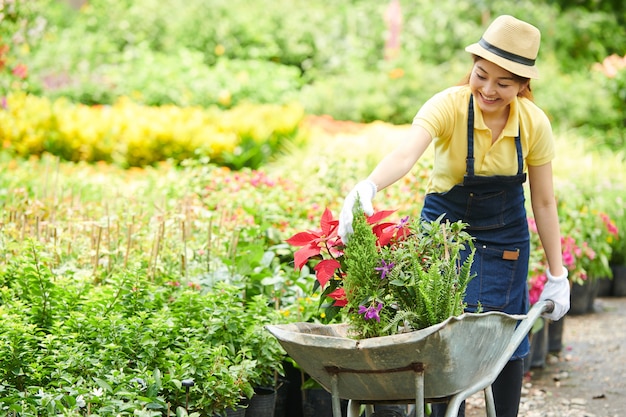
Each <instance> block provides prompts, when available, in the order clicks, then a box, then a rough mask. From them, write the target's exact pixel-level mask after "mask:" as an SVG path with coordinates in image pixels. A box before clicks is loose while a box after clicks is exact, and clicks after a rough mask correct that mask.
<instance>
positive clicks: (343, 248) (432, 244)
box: [287, 208, 474, 338]
mask: <svg viewBox="0 0 626 417" xmlns="http://www.w3.org/2000/svg"><path fill="white" fill-rule="evenodd" d="M393 213H394V211H379V212H377V213H374V214H373V215H372V216H370V217H366V216H365V215H364V214H363V212H362V210H360V208H359V209H357V210H356V212H355V217H354V222H353V228H354V233H353V234H352V235H351V237H350V239H349V241H348V243H347V244H344V242H342V240H341V238H340V237H339V236H338V235H337V226H338V220H335V219H334V218H333V216H332V213H331V212H330V210H328V209H326V210H325V211H324V214H323V215H322V219H321V222H320V229H319V230H314V231H307V232H300V233H297V234H295V235H294V236H292V237H291V238H290V239H288V240H287V242H288V243H290V244H291V245H294V246H298V247H300V249H299V250H297V251H296V252H295V254H294V262H295V267H296V268H298V269H301V268H303V267H304V266H305V265H306V264H307V263H309V262H312V263H314V267H313V269H314V270H315V276H316V284H315V288H314V289H315V290H318V289H319V290H321V296H320V306H321V307H324V308H325V310H326V318H327V320H328V321H332V320H333V319H335V318H336V316H337V314H338V313H339V312H342V313H343V315H342V316H341V317H342V319H343V320H344V321H347V322H348V323H350V326H351V335H352V336H353V337H355V338H370V337H377V336H385V335H392V334H396V333H399V332H404V331H412V330H419V329H422V328H425V327H428V326H431V325H433V324H437V323H440V322H442V321H444V320H446V319H447V318H448V317H452V316H456V315H460V314H462V313H463V311H464V308H465V304H464V301H463V298H464V295H465V290H466V288H467V285H468V283H469V281H470V280H471V278H472V276H471V274H470V267H471V264H472V262H473V257H474V248H473V244H472V238H471V236H470V235H469V234H468V233H467V232H466V231H465V230H464V229H465V226H466V225H465V224H464V223H462V222H456V223H450V222H447V221H446V222H443V221H442V220H441V218H439V219H437V220H435V221H432V222H429V221H424V220H421V219H415V220H412V221H411V220H410V219H409V218H408V217H405V218H403V219H401V220H400V221H398V222H388V221H384V220H385V219H386V218H387V217H389V216H390V215H391V214H393ZM463 250H467V252H468V255H467V256H465V257H463V256H462V251H463Z"/></svg>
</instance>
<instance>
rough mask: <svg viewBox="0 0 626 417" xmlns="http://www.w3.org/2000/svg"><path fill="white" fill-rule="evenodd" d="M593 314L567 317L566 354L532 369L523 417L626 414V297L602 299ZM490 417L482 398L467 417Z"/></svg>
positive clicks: (617, 416)
mask: <svg viewBox="0 0 626 417" xmlns="http://www.w3.org/2000/svg"><path fill="white" fill-rule="evenodd" d="M594 307H595V308H594V312H593V313H590V314H585V315H575V316H570V315H568V316H566V318H565V323H564V330H563V350H562V351H561V352H560V353H558V354H551V355H550V356H549V357H548V359H547V361H546V366H545V367H544V368H533V369H531V372H530V374H529V375H527V380H526V383H525V386H524V390H523V394H522V402H521V405H520V412H519V417H623V416H626V377H625V374H626V298H613V297H607V298H598V299H597V300H596V302H595V306H594ZM485 415H486V413H485V408H484V401H483V398H482V394H481V395H478V394H476V395H474V396H473V397H471V398H469V399H468V404H467V411H466V417H484V416H485Z"/></svg>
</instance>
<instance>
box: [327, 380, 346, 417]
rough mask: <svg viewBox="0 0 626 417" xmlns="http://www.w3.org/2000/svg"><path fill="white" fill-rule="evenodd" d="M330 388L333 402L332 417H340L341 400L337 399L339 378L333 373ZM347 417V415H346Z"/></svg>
mask: <svg viewBox="0 0 626 417" xmlns="http://www.w3.org/2000/svg"><path fill="white" fill-rule="evenodd" d="M330 388H331V391H332V392H331V394H332V401H333V417H342V416H341V399H340V398H339V376H338V375H337V374H336V373H333V374H332V376H331V379H330ZM348 415H349V413H348Z"/></svg>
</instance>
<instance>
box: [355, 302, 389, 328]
mask: <svg viewBox="0 0 626 417" xmlns="http://www.w3.org/2000/svg"><path fill="white" fill-rule="evenodd" d="M382 308H383V303H378V305H377V306H376V307H374V306H369V307H365V306H359V314H363V318H364V319H365V320H371V319H376V321H377V322H379V323H380V316H379V313H380V310H381V309H382Z"/></svg>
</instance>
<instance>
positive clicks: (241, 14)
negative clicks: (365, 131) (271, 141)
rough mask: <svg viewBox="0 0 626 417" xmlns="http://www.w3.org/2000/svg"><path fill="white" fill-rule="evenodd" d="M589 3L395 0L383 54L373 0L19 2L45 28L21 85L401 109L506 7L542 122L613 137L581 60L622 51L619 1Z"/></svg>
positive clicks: (396, 117)
mask: <svg viewBox="0 0 626 417" xmlns="http://www.w3.org/2000/svg"><path fill="white" fill-rule="evenodd" d="M601 3H602V4H601V5H600V4H597V2H592V1H588V2H574V3H572V4H569V3H568V4H567V5H565V4H564V3H563V2H560V1H544V2H530V1H520V2H514V3H512V2H510V1H506V0H498V1H493V2H489V3H486V2H484V1H475V0H464V1H444V2H437V3H432V2H429V1H425V0H421V1H418V2H412V3H410V4H408V3H405V2H402V3H401V6H402V19H403V22H402V29H401V33H400V35H401V36H400V39H401V49H400V51H399V53H398V54H397V56H395V57H394V58H393V59H389V58H388V59H385V37H386V36H387V34H388V28H387V26H386V23H385V19H384V13H385V8H386V3H385V2H382V3H381V2H377V1H373V0H368V1H359V2H342V3H341V4H332V5H329V4H327V2H324V1H313V2H311V1H303V0H298V1H296V2H295V3H294V2H293V1H287V0H278V1H274V2H272V3H271V4H263V3H258V4H257V3H255V4H250V3H249V2H247V1H245V0H235V1H228V2H227V1H224V0H212V1H210V2H208V3H207V2H205V1H201V0H193V1H189V2H185V4H184V5H181V4H180V3H179V2H176V1H173V0H167V1H156V0H141V1H138V2H125V1H121V2H115V4H110V1H107V0H97V1H90V2H89V3H88V5H87V6H85V7H83V8H81V9H79V10H74V9H70V8H67V6H66V5H65V2H51V1H49V0H48V1H43V2H39V3H38V7H37V8H33V10H32V11H30V12H28V13H26V14H25V16H26V18H27V20H28V21H29V22H31V23H33V22H35V21H39V22H45V23H46V24H45V25H39V26H38V27H41V28H40V30H39V32H41V30H43V28H45V36H35V37H33V39H32V40H31V41H30V43H29V51H30V52H29V53H28V54H26V55H25V57H24V63H25V64H26V65H27V66H28V68H29V73H30V76H29V80H28V83H27V85H25V86H23V87H24V89H26V90H27V91H30V92H35V93H38V94H44V95H49V96H50V97H53V98H56V97H60V96H64V97H69V98H71V99H72V100H78V101H81V102H84V103H88V104H98V103H99V104H111V103H114V102H115V101H116V99H117V98H118V97H120V96H128V97H132V99H133V100H136V101H138V102H140V103H144V104H148V105H164V104H175V105H178V106H190V105H198V106H211V105H217V106H220V107H223V108H229V107H231V106H236V105H237V104H238V103H240V102H242V101H251V102H257V103H279V104H280V103H287V102H291V101H293V100H297V101H299V102H300V103H301V104H302V105H303V106H304V107H305V108H306V109H307V111H308V112H312V113H316V114H330V115H332V116H334V117H335V118H337V119H348V120H355V121H372V120H385V121H388V122H392V123H409V122H411V120H412V118H413V116H414V115H415V113H416V112H417V109H418V108H419V106H420V105H421V104H422V103H423V102H424V101H425V99H426V98H428V97H429V96H430V95H432V94H433V93H434V92H436V91H438V90H440V89H442V88H445V87H447V86H449V85H451V84H454V83H456V81H457V80H458V79H460V78H461V77H462V76H463V75H464V74H465V73H466V72H467V70H468V69H469V66H470V65H471V63H470V59H469V57H468V56H467V54H466V53H465V52H464V50H463V49H464V47H465V46H466V45H467V44H468V43H470V42H472V40H475V39H478V38H479V37H480V35H481V33H482V32H483V30H484V28H485V25H486V24H487V23H488V22H489V21H490V20H491V19H492V18H493V17H494V16H497V15H499V14H503V13H507V14H513V15H515V16H518V17H520V18H522V19H525V20H528V21H530V22H532V23H534V24H535V25H536V26H537V27H539V28H540V30H541V31H542V34H543V36H542V47H541V50H540V61H539V67H540V72H541V73H542V74H545V75H544V79H545V80H546V81H545V83H544V85H542V86H541V89H537V90H536V91H537V93H539V95H541V96H542V97H545V98H546V100H541V101H538V103H539V104H540V106H541V107H542V108H544V109H545V110H546V111H547V112H548V113H549V114H551V115H554V119H553V122H554V123H555V124H556V125H557V126H561V125H562V126H565V127H569V126H575V127H578V126H581V127H584V128H585V129H589V128H592V129H594V140H595V141H598V142H603V141H605V139H604V135H603V134H602V132H604V131H605V130H606V129H607V124H608V125H609V127H610V129H611V130H610V132H609V134H608V135H607V136H610V137H609V138H608V139H606V142H607V144H608V145H609V146H611V147H612V149H619V147H620V146H621V144H622V143H623V129H624V127H623V119H618V120H617V121H616V120H615V113H616V112H617V113H618V114H617V117H621V116H620V115H619V113H620V112H621V110H620V109H621V107H620V104H619V103H621V102H623V100H621V98H620V95H619V93H616V92H615V91H614V90H613V89H611V88H610V87H607V86H605V85H604V84H603V83H602V81H601V80H599V79H597V78H595V77H591V78H590V77H588V74H589V69H590V67H591V66H592V65H593V63H595V62H600V61H602V60H603V59H604V58H605V57H606V56H608V55H610V54H612V53H618V54H620V55H623V53H624V51H623V45H624V44H625V43H626V30H625V28H626V26H624V25H623V24H622V23H623V22H622V21H621V19H623V17H622V15H621V14H620V13H621V12H620V10H621V11H622V12H623V6H619V5H618V4H616V3H615V2H601ZM618 3H619V2H618ZM64 7H66V8H67V9H65V10H64V9H63V8H64ZM147 10H149V12H146V11H147ZM616 11H617V13H616ZM622 14H623V13H622ZM259 16H263V18H259ZM207 22H210V23H207ZM35 32H36V31H35ZM13 49H14V48H13ZM13 49H12V50H13ZM451 63H453V64H452V65H451ZM400 73H403V75H401V76H399V75H398V74H400ZM390 74H394V75H393V76H391V77H390ZM561 78H563V80H561ZM572 81H574V82H575V84H573V85H571V84H572ZM339 91H341V94H338V92H339ZM572 91H573V92H576V94H573V93H572V94H570V93H568V92H572ZM606 96H609V97H610V96H613V97H615V101H613V99H612V98H609V99H608V101H607V100H606ZM620 100H621V101H620ZM564 103H565V104H564ZM564 106H567V107H569V108H571V109H572V113H571V114H568V113H567V111H564V110H563V107H564ZM615 137H619V140H618V141H616V140H614V139H612V138H615ZM244 152H245V150H244Z"/></svg>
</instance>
